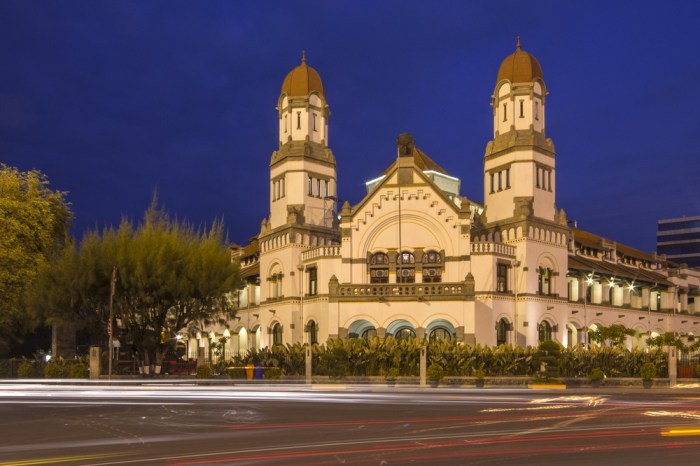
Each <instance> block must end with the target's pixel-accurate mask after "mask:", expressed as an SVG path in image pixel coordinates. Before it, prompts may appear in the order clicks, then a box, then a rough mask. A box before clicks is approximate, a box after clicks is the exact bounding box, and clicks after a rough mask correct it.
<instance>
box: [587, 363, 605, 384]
mask: <svg viewBox="0 0 700 466" xmlns="http://www.w3.org/2000/svg"><path fill="white" fill-rule="evenodd" d="M604 379H605V373H603V370H602V369H601V368H600V367H595V368H593V370H592V371H591V373H590V374H588V380H589V381H590V382H591V385H592V386H593V387H595V388H597V387H600V384H601V383H603V380H604Z"/></svg>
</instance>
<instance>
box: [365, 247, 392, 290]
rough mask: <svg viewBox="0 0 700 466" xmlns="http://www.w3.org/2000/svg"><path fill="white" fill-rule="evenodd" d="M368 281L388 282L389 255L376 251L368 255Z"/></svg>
mask: <svg viewBox="0 0 700 466" xmlns="http://www.w3.org/2000/svg"><path fill="white" fill-rule="evenodd" d="M369 282H370V283H389V256H387V255H386V254H384V253H383V252H377V253H375V254H372V255H371V256H370V259H369Z"/></svg>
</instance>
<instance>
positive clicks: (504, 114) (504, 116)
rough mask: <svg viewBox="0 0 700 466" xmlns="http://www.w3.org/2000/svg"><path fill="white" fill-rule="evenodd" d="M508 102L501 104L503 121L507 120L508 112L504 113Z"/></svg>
mask: <svg viewBox="0 0 700 466" xmlns="http://www.w3.org/2000/svg"><path fill="white" fill-rule="evenodd" d="M507 105H508V104H503V121H508V114H507V113H506V109H507V107H506V106H507Z"/></svg>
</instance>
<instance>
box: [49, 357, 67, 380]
mask: <svg viewBox="0 0 700 466" xmlns="http://www.w3.org/2000/svg"><path fill="white" fill-rule="evenodd" d="M66 375H68V371H67V370H66V367H65V365H64V364H62V361H59V360H56V361H50V362H48V363H47V364H46V365H45V366H44V377H45V378H47V379H62V378H65V377H66Z"/></svg>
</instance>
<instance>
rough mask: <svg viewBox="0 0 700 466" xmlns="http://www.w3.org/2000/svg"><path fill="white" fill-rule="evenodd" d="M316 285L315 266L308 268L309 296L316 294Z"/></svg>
mask: <svg viewBox="0 0 700 466" xmlns="http://www.w3.org/2000/svg"><path fill="white" fill-rule="evenodd" d="M317 286H318V274H317V271H316V268H315V267H313V268H310V269H309V296H316V293H317V292H318V291H317Z"/></svg>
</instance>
